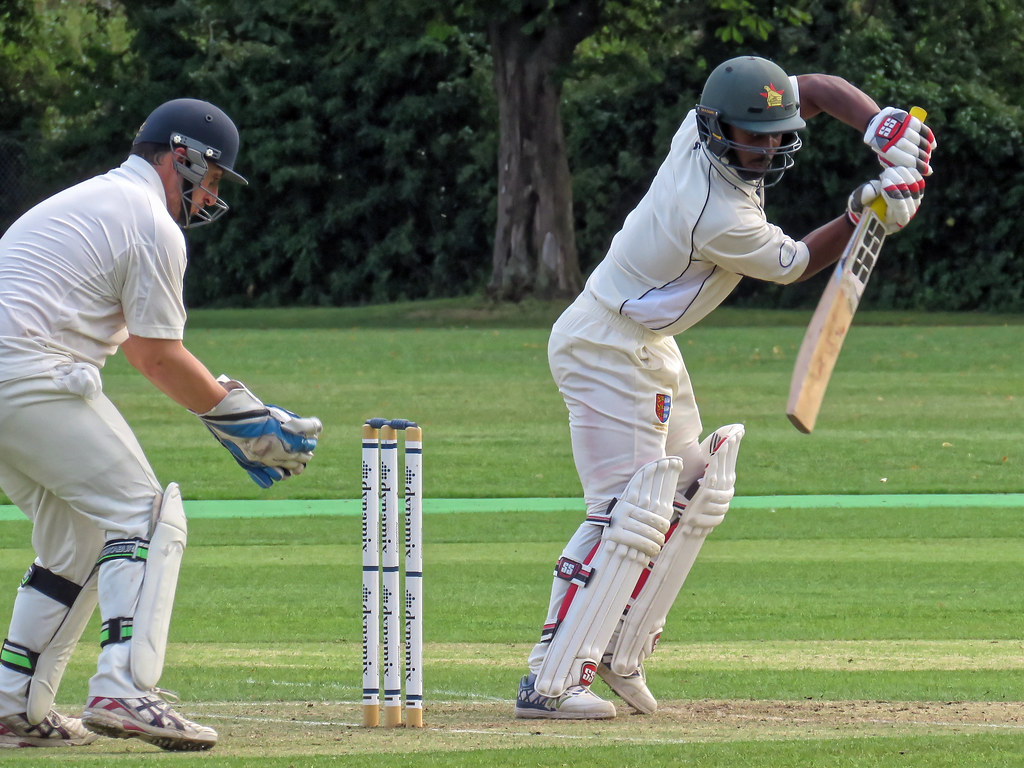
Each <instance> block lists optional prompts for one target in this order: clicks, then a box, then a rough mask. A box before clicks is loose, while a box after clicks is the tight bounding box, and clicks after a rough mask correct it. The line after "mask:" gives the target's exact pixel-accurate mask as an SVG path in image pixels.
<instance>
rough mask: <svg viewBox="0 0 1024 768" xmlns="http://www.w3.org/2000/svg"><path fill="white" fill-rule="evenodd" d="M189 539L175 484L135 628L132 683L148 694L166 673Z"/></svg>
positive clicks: (152, 546) (163, 509) (153, 542)
mask: <svg viewBox="0 0 1024 768" xmlns="http://www.w3.org/2000/svg"><path fill="white" fill-rule="evenodd" d="M187 538H188V526H187V523H186V521H185V506H184V505H183V504H182V503H181V491H180V490H179V488H178V484H177V483H171V484H169V485H168V486H167V490H165V491H164V494H163V500H162V501H161V503H160V511H159V513H158V514H157V519H156V524H155V525H154V526H153V535H152V536H151V537H150V540H149V554H148V556H147V558H146V575H145V576H144V577H143V579H142V589H141V590H140V592H139V607H138V608H137V609H136V611H135V617H134V620H133V627H132V640H131V668H132V679H133V680H134V681H135V684H136V685H137V686H139V688H141V689H142V690H144V691H148V690H152V689H153V688H156V684H157V682H158V681H159V680H160V674H161V673H162V672H163V670H164V654H165V653H166V651H167V632H168V630H169V629H170V627H171V609H172V608H173V607H174V592H175V589H176V588H177V586H178V569H179V568H180V567H181V558H182V556H183V555H184V553H185V541H186V539H187Z"/></svg>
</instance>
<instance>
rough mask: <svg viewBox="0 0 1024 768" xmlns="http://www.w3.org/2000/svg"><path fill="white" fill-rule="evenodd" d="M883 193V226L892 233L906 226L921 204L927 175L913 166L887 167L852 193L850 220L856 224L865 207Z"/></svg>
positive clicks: (849, 208) (847, 212)
mask: <svg viewBox="0 0 1024 768" xmlns="http://www.w3.org/2000/svg"><path fill="white" fill-rule="evenodd" d="M880 195H881V196H882V197H883V198H884V199H885V216H883V217H882V226H883V227H884V228H885V234H887V235H891V234H892V233H893V232H898V231H899V230H901V229H903V227H905V226H907V224H909V223H910V220H911V219H912V218H914V214H916V213H917V209H918V208H920V207H921V201H922V199H924V177H923V176H922V175H921V174H920V173H919V172H918V171H915V170H911V169H910V168H901V167H898V166H897V167H892V168H886V169H885V170H884V171H882V173H881V175H880V176H879V177H878V178H877V179H872V180H871V181H866V182H864V183H863V184H861V185H860V186H859V187H857V188H856V189H855V190H853V192H852V193H851V194H850V199H849V200H848V201H847V203H846V215H847V216H848V217H849V218H850V221H852V222H853V223H854V224H857V223H858V222H859V221H860V217H861V216H862V215H863V213H864V209H865V208H867V207H868V206H870V205H871V203H872V202H874V200H875V199H876V198H877V197H879V196H880Z"/></svg>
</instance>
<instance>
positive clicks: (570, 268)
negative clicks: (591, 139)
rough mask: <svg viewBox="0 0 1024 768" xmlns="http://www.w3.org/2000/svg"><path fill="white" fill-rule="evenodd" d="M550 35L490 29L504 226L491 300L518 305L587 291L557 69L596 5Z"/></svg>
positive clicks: (582, 6) (505, 24)
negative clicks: (531, 299)
mask: <svg viewBox="0 0 1024 768" xmlns="http://www.w3.org/2000/svg"><path fill="white" fill-rule="evenodd" d="M555 13H556V16H555V18H553V20H552V21H551V23H550V24H548V26H547V27H545V28H544V29H542V30H540V31H538V32H536V33H534V34H529V33H526V32H524V31H523V30H524V25H525V24H526V23H527V22H528V21H530V19H527V18H523V17H516V18H513V19H508V20H504V21H501V22H492V23H491V24H490V25H489V27H488V38H489V41H490V46H491V54H492V56H493V58H494V88H495V91H496V93H497V97H498V116H499V123H500V125H499V133H498V221H497V227H496V230H495V235H494V253H493V271H492V273H491V282H490V284H489V286H488V292H489V293H490V295H491V296H493V297H495V298H498V299H511V300H513V301H518V300H519V299H521V298H523V297H524V296H527V295H534V296H539V297H542V298H554V297H569V296H574V295H576V294H577V293H578V292H579V291H580V289H581V288H582V285H583V276H582V273H581V272H580V266H579V259H578V257H577V255H576V236H575V232H574V226H573V214H572V176H571V175H570V173H569V161H568V158H567V157H566V152H565V136H564V134H563V132H562V113H561V98H562V84H561V82H560V81H559V80H557V79H556V77H555V73H556V71H557V70H558V68H559V67H562V66H564V65H565V64H567V63H568V62H569V61H570V60H571V59H572V55H573V51H574V50H575V48H576V45H577V43H579V42H580V41H581V40H583V39H584V38H585V37H586V36H587V35H588V34H589V33H590V32H591V30H592V29H593V28H594V26H595V24H596V18H597V11H596V3H595V2H594V0H574V2H570V3H569V4H568V5H566V6H563V7H562V8H561V9H559V10H558V11H556V12H555Z"/></svg>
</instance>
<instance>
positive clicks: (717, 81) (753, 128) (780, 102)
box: [696, 56, 806, 187]
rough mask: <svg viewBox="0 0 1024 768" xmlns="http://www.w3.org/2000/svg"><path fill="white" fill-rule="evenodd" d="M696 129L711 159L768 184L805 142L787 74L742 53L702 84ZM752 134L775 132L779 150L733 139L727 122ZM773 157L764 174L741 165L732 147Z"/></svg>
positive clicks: (790, 164) (779, 175) (748, 179)
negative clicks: (780, 138) (779, 135)
mask: <svg viewBox="0 0 1024 768" xmlns="http://www.w3.org/2000/svg"><path fill="white" fill-rule="evenodd" d="M696 112H697V133H698V134H699V135H700V139H701V143H703V144H704V146H705V148H706V149H707V151H708V153H709V154H710V155H711V156H712V158H713V159H715V160H717V161H718V162H720V163H721V164H723V165H726V166H728V167H729V169H730V170H732V171H734V172H735V173H736V174H737V175H739V176H740V177H741V178H742V179H743V180H744V181H746V182H748V183H754V184H757V185H759V186H766V187H770V186H772V185H773V184H777V183H778V181H779V179H781V178H782V175H783V174H784V173H785V172H786V171H787V170H789V169H790V168H792V167H793V162H794V161H793V155H794V154H795V153H796V152H797V150H799V149H800V147H801V146H802V144H803V142H802V141H801V140H800V137H799V135H797V133H796V132H797V131H799V130H800V129H801V128H803V127H804V126H805V125H806V123H805V122H804V120H803V118H802V117H800V104H799V103H797V100H796V96H795V94H794V93H793V87H792V85H791V84H790V81H789V75H787V74H786V72H785V71H784V70H783V69H782V67H780V66H779V65H778V64H775V63H773V62H771V61H768V60H767V59H762V58H760V57H758V56H740V57H737V58H735V59H729V60H728V61H726V62H723V63H722V64H719V65H718V66H717V67H715V69H714V71H713V72H712V73H711V74H710V75H709V76H708V79H707V82H706V83H705V84H704V91H703V92H702V93H701V97H700V103H699V104H697V107H696ZM729 125H732V126H735V127H737V128H740V129H742V130H744V131H748V132H750V133H758V134H761V133H779V134H782V143H781V145H780V146H779V147H777V148H771V149H768V148H765V147H756V146H751V145H749V144H741V143H739V142H736V141H733V140H732V138H731V137H730V136H729V133H728V131H727V130H726V126H729ZM735 149H739V150H743V151H745V152H753V153H756V154H763V155H771V163H770V164H769V166H768V168H767V169H766V170H765V171H763V172H753V171H750V170H745V169H741V168H740V167H739V165H738V163H736V162H735V156H734V155H732V150H735Z"/></svg>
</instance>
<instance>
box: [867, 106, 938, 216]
mask: <svg viewBox="0 0 1024 768" xmlns="http://www.w3.org/2000/svg"><path fill="white" fill-rule="evenodd" d="M910 116H911V117H916V118H917V119H918V120H920V121H921V122H922V123H923V122H924V121H925V120H926V119H927V117H928V112H927V110H925V109H923V108H922V107H911V108H910ZM868 207H869V208H870V209H871V210H872V211H874V212H875V213H876V214H877V215H878V218H880V219H884V218H885V207H886V206H885V198H884V197H883V196H882V195H879V196H878V197H876V198H875V199H874V200H872V201H871V205H869V206H868Z"/></svg>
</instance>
